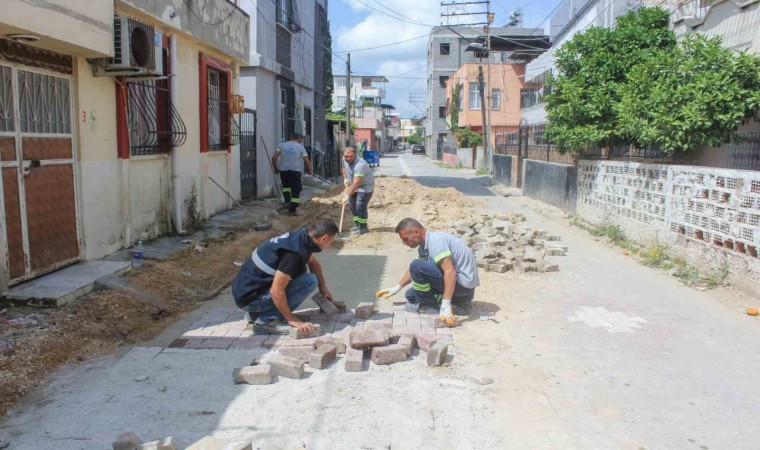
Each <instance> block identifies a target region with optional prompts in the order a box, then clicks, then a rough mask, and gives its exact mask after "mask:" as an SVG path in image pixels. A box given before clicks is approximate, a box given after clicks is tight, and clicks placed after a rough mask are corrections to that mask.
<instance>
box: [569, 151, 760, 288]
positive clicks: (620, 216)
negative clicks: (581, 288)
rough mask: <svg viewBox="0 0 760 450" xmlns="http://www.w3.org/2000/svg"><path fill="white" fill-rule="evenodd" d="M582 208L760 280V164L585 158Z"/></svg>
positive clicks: (697, 261)
mask: <svg viewBox="0 0 760 450" xmlns="http://www.w3.org/2000/svg"><path fill="white" fill-rule="evenodd" d="M578 167H579V171H578V204H577V211H578V214H579V216H580V217H581V218H583V219H585V220H587V221H589V222H591V223H594V224H600V225H601V224H616V225H619V226H620V227H621V229H622V230H623V231H624V233H625V234H626V236H628V237H629V238H630V239H633V240H636V241H638V242H642V243H644V244H648V245H654V244H663V245H667V246H669V247H671V253H674V254H677V255H679V256H682V257H684V258H686V259H687V260H688V261H689V262H690V263H691V264H693V265H695V266H697V267H700V268H704V269H706V270H717V269H720V268H721V267H722V266H723V265H724V264H727V265H728V266H729V267H730V269H731V271H732V274H734V276H736V277H737V279H739V280H740V281H748V282H751V283H752V285H753V287H754V288H757V283H758V282H760V260H758V257H757V255H758V248H760V214H758V213H757V211H758V207H759V206H760V172H755V171H743V170H728V169H714V168H706V167H695V166H675V165H661V164H643V163H632V162H614V161H581V162H580V163H579V166H578Z"/></svg>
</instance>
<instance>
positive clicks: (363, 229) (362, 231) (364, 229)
mask: <svg viewBox="0 0 760 450" xmlns="http://www.w3.org/2000/svg"><path fill="white" fill-rule="evenodd" d="M367 233H369V228H367V227H366V226H361V225H360V226H359V228H358V229H356V230H352V231H351V234H357V235H359V234H367Z"/></svg>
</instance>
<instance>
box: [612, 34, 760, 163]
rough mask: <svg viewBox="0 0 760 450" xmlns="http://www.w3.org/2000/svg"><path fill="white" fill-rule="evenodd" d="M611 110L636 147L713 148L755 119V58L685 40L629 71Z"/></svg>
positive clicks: (759, 101)
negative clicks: (618, 101)
mask: <svg viewBox="0 0 760 450" xmlns="http://www.w3.org/2000/svg"><path fill="white" fill-rule="evenodd" d="M617 110H618V115H619V118H620V120H619V123H620V126H621V129H622V131H623V132H624V133H625V134H626V135H627V138H628V139H629V140H630V141H632V142H635V143H637V144H639V145H646V144H651V145H654V146H657V147H659V148H661V149H663V150H666V151H669V152H673V151H688V150H692V149H693V148H694V147H696V146H698V145H703V144H706V145H709V146H712V147H718V146H720V145H722V144H724V143H727V142H729V141H730V139H731V135H732V134H734V132H736V129H737V128H738V127H739V126H740V125H741V124H742V123H745V122H747V121H749V120H752V119H758V118H760V117H759V116H758V111H759V110H760V58H758V57H756V56H754V55H748V54H746V53H737V52H734V51H733V50H730V49H727V48H724V47H723V45H722V41H721V38H719V37H716V38H707V37H705V36H703V35H700V34H697V33H694V34H691V35H688V36H686V38H685V39H684V40H683V41H682V42H681V43H680V44H679V45H678V46H677V47H676V48H675V49H673V50H670V51H657V52H654V53H653V54H652V55H650V56H649V57H648V58H646V60H645V61H643V62H642V63H641V64H638V65H637V66H635V67H634V68H633V69H631V72H630V73H629V75H628V80H627V83H626V84H625V86H624V87H623V89H622V90H621V99H620V103H619V105H618V108H617Z"/></svg>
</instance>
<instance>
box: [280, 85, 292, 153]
mask: <svg viewBox="0 0 760 450" xmlns="http://www.w3.org/2000/svg"><path fill="white" fill-rule="evenodd" d="M295 97H296V93H295V88H292V87H290V86H284V87H281V88H280V140H281V141H282V142H284V141H287V140H288V139H290V138H291V136H293V133H295V131H296V102H295Z"/></svg>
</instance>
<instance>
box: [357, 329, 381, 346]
mask: <svg viewBox="0 0 760 450" xmlns="http://www.w3.org/2000/svg"><path fill="white" fill-rule="evenodd" d="M349 342H350V343H351V347H353V348H370V347H378V346H381V347H382V346H385V345H388V337H387V336H386V335H385V331H384V330H351V334H350V335H349Z"/></svg>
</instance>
